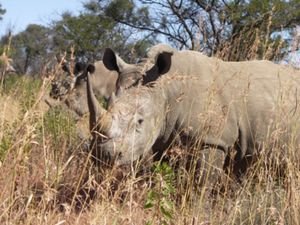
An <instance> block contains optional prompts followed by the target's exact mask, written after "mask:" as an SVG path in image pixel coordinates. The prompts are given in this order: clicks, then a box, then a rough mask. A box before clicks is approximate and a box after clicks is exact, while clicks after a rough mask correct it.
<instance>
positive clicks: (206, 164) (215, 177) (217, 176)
mask: <svg viewBox="0 0 300 225" xmlns="http://www.w3.org/2000/svg"><path fill="white" fill-rule="evenodd" d="M225 158H226V154H225V152H223V151H221V150H219V149H216V148H207V149H203V150H201V151H200V155H199V156H198V159H197V160H196V161H195V160H193V161H194V162H193V163H194V167H195V169H196V170H195V183H196V186H197V187H200V188H201V190H203V188H204V189H208V190H213V189H215V188H216V186H218V184H219V183H220V181H221V180H222V179H223V177H224V176H225V173H224V170H223V166H224V162H225Z"/></svg>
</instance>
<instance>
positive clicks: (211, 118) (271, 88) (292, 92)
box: [97, 51, 300, 165]
mask: <svg viewBox="0 0 300 225" xmlns="http://www.w3.org/2000/svg"><path fill="white" fill-rule="evenodd" d="M154 68H155V69H153V68H152V69H151V71H152V72H153V71H154V73H155V72H156V73H158V74H154V76H156V77H159V75H162V76H161V77H159V78H158V79H157V80H156V82H154V84H153V85H152V86H151V87H150V86H149V87H148V86H142V87H136V88H132V89H130V90H128V91H126V92H125V93H124V94H122V95H120V96H117V97H116V99H115V100H114V101H113V102H111V104H110V105H109V108H108V110H107V112H105V115H106V118H108V117H109V118H111V122H110V123H109V126H108V127H107V126H106V129H101V130H100V132H102V133H104V134H105V135H106V136H107V139H106V140H104V141H103V140H102V142H101V143H99V145H100V146H98V149H97V151H101V152H102V153H104V154H105V155H109V158H110V159H112V160H113V161H114V163H115V164H116V165H126V164H127V165H128V164H131V163H132V162H133V161H135V160H137V159H140V158H142V157H143V156H145V155H149V153H150V151H151V148H155V149H158V151H163V150H164V149H165V144H166V143H167V142H168V141H169V140H170V138H172V133H176V134H178V135H179V137H180V138H181V139H182V143H184V144H186V145H189V146H194V145H196V147H198V148H200V149H201V148H203V146H204V147H205V148H207V147H215V148H217V149H219V150H221V151H223V152H224V153H225V154H227V152H228V151H229V150H230V149H235V150H236V151H237V160H242V159H243V158H244V157H245V156H246V155H253V154H255V153H256V152H259V151H260V150H262V149H264V148H268V149H272V148H273V147H279V148H280V149H283V150H284V149H285V150H286V148H287V146H288V144H290V143H293V144H294V145H295V147H296V148H295V149H297V148H298V149H299V143H300V142H299V128H300V127H299V125H298V124H299V119H300V118H299V117H300V114H299V110H300V109H299V106H298V99H299V97H300V94H299V90H298V88H299V86H300V72H299V71H296V70H293V69H291V68H287V67H284V66H279V65H276V64H273V63H271V62H268V61H249V62H223V61H221V60H217V59H214V58H208V57H206V56H204V55H202V54H200V53H198V52H193V51H182V52H175V53H173V55H171V54H166V55H164V53H161V54H159V55H158V56H157V61H156V64H155V65H154ZM147 72H149V71H146V74H147ZM102 117H103V116H100V118H99V120H98V121H99V123H100V125H99V126H101V123H102V122H101V118H102ZM199 143H201V144H199ZM198 144H199V145H198ZM296 155H299V154H297V153H296Z"/></svg>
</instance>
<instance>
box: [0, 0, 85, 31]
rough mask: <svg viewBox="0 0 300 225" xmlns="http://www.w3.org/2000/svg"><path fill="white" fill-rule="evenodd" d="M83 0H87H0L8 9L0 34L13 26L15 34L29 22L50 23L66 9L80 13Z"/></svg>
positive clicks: (1, 22)
mask: <svg viewBox="0 0 300 225" xmlns="http://www.w3.org/2000/svg"><path fill="white" fill-rule="evenodd" d="M83 2H86V0H0V3H1V5H2V8H4V9H6V13H5V14H4V15H3V20H2V21H0V36H2V35H4V34H5V33H6V32H7V30H8V28H13V33H14V34H15V33H17V32H20V31H22V30H24V29H25V28H26V26H27V25H28V24H32V23H34V24H42V25H48V24H50V22H51V21H52V20H55V19H59V18H60V14H61V13H62V12H64V11H66V10H67V11H70V12H72V13H74V14H78V13H79V12H80V11H81V10H82V3H83Z"/></svg>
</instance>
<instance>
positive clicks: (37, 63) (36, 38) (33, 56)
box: [12, 24, 53, 75]
mask: <svg viewBox="0 0 300 225" xmlns="http://www.w3.org/2000/svg"><path fill="white" fill-rule="evenodd" d="M12 49H13V50H14V51H13V52H12V57H13V59H14V67H15V69H16V70H17V71H18V72H19V73H21V74H32V75H37V74H39V73H40V72H41V71H42V69H43V67H44V66H45V64H46V63H47V61H48V60H49V58H50V57H51V56H52V55H53V46H52V33H51V30H50V29H49V28H47V27H44V26H41V25H36V24H31V25H28V26H27V28H26V29H25V30H24V31H22V32H20V33H18V34H16V35H15V36H13V38H12Z"/></svg>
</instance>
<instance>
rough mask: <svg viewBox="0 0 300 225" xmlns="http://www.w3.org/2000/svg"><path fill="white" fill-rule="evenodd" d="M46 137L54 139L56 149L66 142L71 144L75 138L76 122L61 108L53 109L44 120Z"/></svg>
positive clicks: (43, 126) (42, 126)
mask: <svg viewBox="0 0 300 225" xmlns="http://www.w3.org/2000/svg"><path fill="white" fill-rule="evenodd" d="M41 129H43V130H44V131H43V132H44V133H45V135H46V136H47V137H52V138H53V140H54V141H55V143H56V144H57V146H56V147H59V146H60V145H61V143H63V142H64V141H66V140H67V141H68V142H70V141H71V140H73V139H74V137H75V131H76V127H75V121H74V119H73V118H72V117H71V116H70V115H69V113H67V112H66V111H64V110H62V108H60V107H54V108H51V109H50V110H49V111H48V112H47V113H46V114H45V116H44V118H43V125H41Z"/></svg>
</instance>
